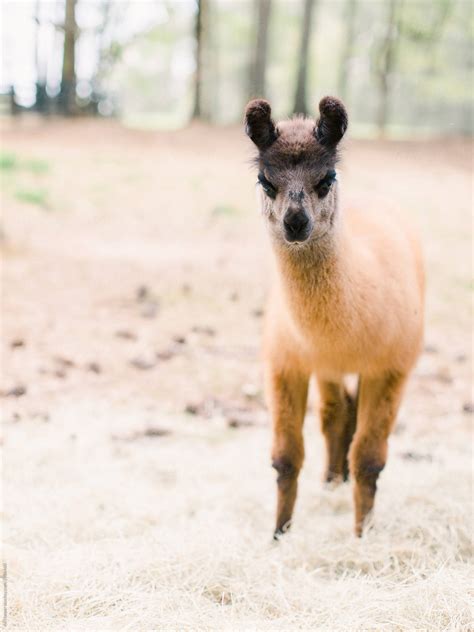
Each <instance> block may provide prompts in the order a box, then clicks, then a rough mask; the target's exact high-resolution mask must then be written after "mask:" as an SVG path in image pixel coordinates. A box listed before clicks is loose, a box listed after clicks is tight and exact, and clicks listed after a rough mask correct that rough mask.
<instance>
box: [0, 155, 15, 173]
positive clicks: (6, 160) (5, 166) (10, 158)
mask: <svg viewBox="0 0 474 632" xmlns="http://www.w3.org/2000/svg"><path fill="white" fill-rule="evenodd" d="M17 167H18V160H17V157H16V156H15V154H12V153H9V152H3V151H2V152H0V170H2V171H11V170H12V169H16V168H17Z"/></svg>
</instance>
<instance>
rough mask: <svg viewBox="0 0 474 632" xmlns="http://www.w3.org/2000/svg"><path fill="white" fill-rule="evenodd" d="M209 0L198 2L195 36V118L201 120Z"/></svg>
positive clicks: (197, 0)
mask: <svg viewBox="0 0 474 632" xmlns="http://www.w3.org/2000/svg"><path fill="white" fill-rule="evenodd" d="M206 3H207V0H196V22H195V26H194V36H195V38H196V72H195V75H194V108H193V118H201V117H202V114H203V107H202V84H203V66H204V64H203V57H204V35H203V33H204V20H205V12H206Z"/></svg>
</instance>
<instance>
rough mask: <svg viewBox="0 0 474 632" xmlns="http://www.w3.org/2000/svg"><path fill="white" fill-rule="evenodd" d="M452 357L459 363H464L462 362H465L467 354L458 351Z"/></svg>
mask: <svg viewBox="0 0 474 632" xmlns="http://www.w3.org/2000/svg"><path fill="white" fill-rule="evenodd" d="M454 359H455V361H456V362H458V363H459V364H464V362H466V360H467V355H466V354H465V353H458V355H457V356H456V357H455V358H454Z"/></svg>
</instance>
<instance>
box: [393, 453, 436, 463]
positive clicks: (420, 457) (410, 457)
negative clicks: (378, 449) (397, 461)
mask: <svg viewBox="0 0 474 632" xmlns="http://www.w3.org/2000/svg"><path fill="white" fill-rule="evenodd" d="M400 456H401V457H402V459H405V461H428V462H429V463H431V461H432V460H433V457H432V456H431V454H420V453H419V452H402V453H401V454H400Z"/></svg>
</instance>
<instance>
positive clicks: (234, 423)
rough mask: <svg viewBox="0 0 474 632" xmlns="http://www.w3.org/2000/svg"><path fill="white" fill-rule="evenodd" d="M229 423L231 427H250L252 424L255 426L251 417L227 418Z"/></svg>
mask: <svg viewBox="0 0 474 632" xmlns="http://www.w3.org/2000/svg"><path fill="white" fill-rule="evenodd" d="M227 425H228V426H229V428H249V427H250V426H254V425H255V423H254V422H253V421H252V420H251V419H247V418H241V417H230V418H229V419H228V420H227Z"/></svg>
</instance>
